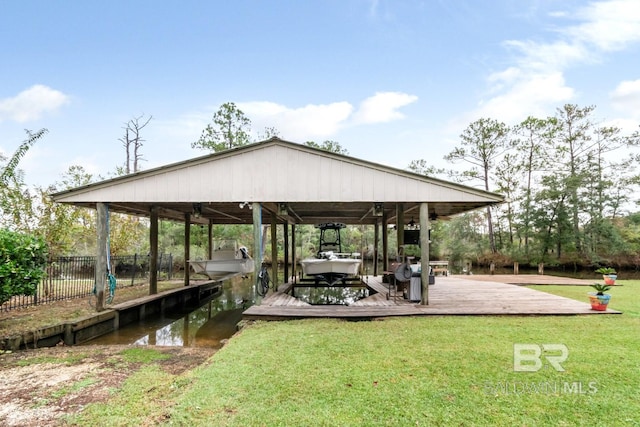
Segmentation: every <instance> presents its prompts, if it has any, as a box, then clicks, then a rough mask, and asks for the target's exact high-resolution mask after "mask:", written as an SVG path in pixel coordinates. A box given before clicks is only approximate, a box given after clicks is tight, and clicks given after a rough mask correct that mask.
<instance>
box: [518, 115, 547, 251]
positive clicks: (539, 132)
mask: <svg viewBox="0 0 640 427" xmlns="http://www.w3.org/2000/svg"><path fill="white" fill-rule="evenodd" d="M556 122H557V121H556V119H555V118H554V117H549V118H547V119H538V118H535V117H532V116H529V117H527V119H525V120H524V121H523V122H521V123H520V124H518V125H517V126H514V127H513V129H512V135H513V142H514V149H515V155H516V156H517V159H518V162H519V166H518V167H519V169H520V170H521V171H522V173H523V176H522V181H520V182H519V183H518V188H517V189H516V191H515V194H514V196H513V197H514V201H516V204H517V205H518V212H517V214H516V217H517V222H518V224H517V233H518V237H519V240H520V241H521V242H522V244H523V248H524V251H523V252H524V258H525V260H526V261H529V241H530V239H531V236H532V233H533V231H534V230H533V226H532V209H533V194H534V191H535V189H536V188H535V184H536V182H535V180H536V178H539V177H540V175H541V173H542V172H543V171H544V170H545V169H548V165H550V164H553V162H552V161H551V159H548V158H547V157H546V156H545V153H546V152H547V151H549V150H551V141H552V139H553V137H554V133H555V129H556Z"/></svg>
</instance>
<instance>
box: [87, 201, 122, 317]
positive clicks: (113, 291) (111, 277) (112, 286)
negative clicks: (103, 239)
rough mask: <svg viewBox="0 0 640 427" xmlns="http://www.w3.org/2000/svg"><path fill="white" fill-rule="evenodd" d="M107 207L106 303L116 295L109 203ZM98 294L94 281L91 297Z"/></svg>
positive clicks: (90, 303)
mask: <svg viewBox="0 0 640 427" xmlns="http://www.w3.org/2000/svg"><path fill="white" fill-rule="evenodd" d="M106 207H107V221H106V222H107V248H106V249H107V282H108V284H109V293H108V294H107V297H106V299H105V301H106V303H107V304H111V303H112V302H113V298H114V297H115V295H116V285H117V283H118V282H117V280H116V276H114V275H113V274H111V237H110V235H111V229H110V226H109V204H108V203H107V204H106ZM97 294H98V290H97V284H96V283H94V284H93V293H92V295H93V297H97ZM91 300H92V297H89V305H92V301H91Z"/></svg>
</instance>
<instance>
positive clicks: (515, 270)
mask: <svg viewBox="0 0 640 427" xmlns="http://www.w3.org/2000/svg"><path fill="white" fill-rule="evenodd" d="M513 274H520V263H519V262H514V263H513Z"/></svg>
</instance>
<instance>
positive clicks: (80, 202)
mask: <svg viewBox="0 0 640 427" xmlns="http://www.w3.org/2000/svg"><path fill="white" fill-rule="evenodd" d="M52 197H53V200H54V201H56V202H59V203H68V204H73V205H76V206H86V207H91V208H95V204H96V203H98V202H104V203H108V204H109V209H110V211H112V212H121V213H127V214H133V215H138V216H149V215H150V211H151V208H152V207H154V206H155V207H157V208H158V214H159V217H160V218H162V219H171V220H176V221H184V219H185V215H186V214H194V213H195V212H196V211H198V215H191V218H190V220H191V222H192V223H202V224H207V223H209V221H210V220H211V221H212V222H213V223H217V224H250V223H251V222H252V218H253V217H252V213H251V210H250V209H249V208H248V206H249V205H247V204H251V203H254V202H257V203H261V204H262V206H263V209H266V210H267V211H270V212H273V213H276V214H277V215H278V216H279V217H280V219H281V220H283V221H288V222H293V223H298V224H314V223H317V222H322V221H326V220H330V221H340V222H344V223H347V224H374V223H376V222H377V220H378V219H379V216H376V215H374V211H375V210H376V209H374V206H377V207H378V208H382V209H384V211H385V213H386V215H387V218H388V220H390V222H393V220H394V218H395V216H396V206H397V204H402V209H403V211H404V212H405V213H409V215H411V212H415V215H416V216H417V215H418V207H419V205H420V204H421V203H423V202H427V203H428V204H429V205H428V206H429V215H430V217H431V218H432V219H433V218H443V217H450V216H451V215H456V214H459V213H463V212H467V211H470V210H473V209H477V208H481V207H484V206H488V205H494V204H498V203H501V202H503V201H504V197H503V196H501V195H499V194H496V193H491V192H487V191H483V190H479V189H476V188H473V187H468V186H464V185H461V184H457V183H452V182H448V181H444V180H440V179H436V178H432V177H428V176H424V175H420V174H416V173H413V172H409V171H405V170H401V169H397V168H393V167H389V166H385V165H381V164H377V163H373V162H369V161H366V160H361V159H357V158H354V157H350V156H346V155H343V154H337V153H332V152H329V151H325V150H322V149H318V148H314V147H309V146H307V145H303V144H298V143H294V142H289V141H284V140H282V139H279V138H275V137H274V138H270V139H268V140H265V141H261V142H256V143H253V144H248V145H245V146H241V147H237V148H233V149H229V150H225V151H221V152H216V153H212V154H208V155H204V156H201V157H196V158H192V159H189V160H185V161H181V162H177V163H172V164H168V165H165V166H162V167H158V168H154V169H149V170H145V171H141V172H137V173H133V174H129V175H124V176H120V177H117V178H113V179H109V180H105V181H100V182H96V183H93V184H89V185H85V186H82V187H77V188H73V189H70V190H66V191H61V192H58V193H54V194H52ZM378 213H379V212H378Z"/></svg>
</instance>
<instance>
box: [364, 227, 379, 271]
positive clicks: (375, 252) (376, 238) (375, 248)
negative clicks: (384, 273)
mask: <svg viewBox="0 0 640 427" xmlns="http://www.w3.org/2000/svg"><path fill="white" fill-rule="evenodd" d="M373 226H374V227H375V228H374V231H373V275H374V276H377V275H378V245H379V243H380V221H376V223H375V224H373ZM363 255H364V253H363Z"/></svg>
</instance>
